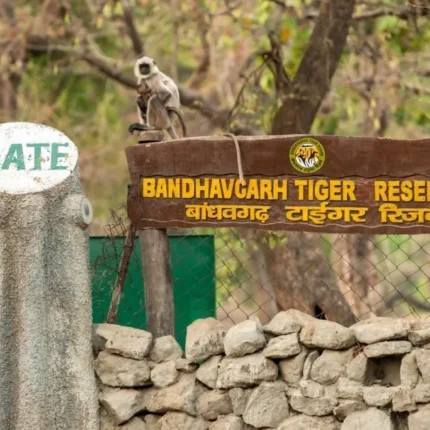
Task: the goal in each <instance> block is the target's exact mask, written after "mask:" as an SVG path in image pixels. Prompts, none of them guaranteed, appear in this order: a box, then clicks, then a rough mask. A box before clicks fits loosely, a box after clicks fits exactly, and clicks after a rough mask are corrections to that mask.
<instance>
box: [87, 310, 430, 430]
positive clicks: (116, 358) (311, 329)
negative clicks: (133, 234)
mask: <svg viewBox="0 0 430 430" xmlns="http://www.w3.org/2000/svg"><path fill="white" fill-rule="evenodd" d="M94 332H95V335H94V351H95V356H96V359H95V369H96V374H97V377H98V380H99V386H100V404H101V409H100V416H101V430H119V429H124V430H180V429H181V430H208V429H209V430H251V429H278V430H287V429H288V430H290V429H291V430H335V429H341V430H366V429H369V430H373V429H375V430H395V429H400V428H401V429H407V428H409V429H412V430H422V429H428V428H430V405H426V404H427V403H430V321H429V322H425V321H412V322H411V321H407V320H398V319H391V318H373V319H369V320H365V321H362V322H360V323H357V324H356V325H354V326H352V327H350V328H346V327H343V326H341V325H339V324H337V323H334V322H329V321H323V320H317V319H315V318H313V317H310V316H308V315H306V314H303V313H301V312H299V311H297V310H288V311H285V312H281V313H279V314H277V315H276V316H275V317H274V318H273V319H272V321H270V322H269V323H268V324H267V325H265V326H262V325H261V324H260V322H259V321H258V320H248V321H244V322H242V323H240V324H237V325H236V326H234V327H232V328H230V329H229V330H228V331H227V332H226V330H225V329H224V328H223V326H222V324H221V323H220V322H219V321H217V320H215V319H213V318H208V319H201V320H197V321H195V322H194V323H193V324H191V325H190V326H189V327H188V330H187V339H186V348H185V354H184V353H183V351H182V350H181V348H180V346H179V344H178V343H177V342H176V341H175V339H174V338H173V337H172V336H164V337H161V338H158V339H155V340H153V339H152V335H151V334H150V333H147V332H145V331H143V330H137V329H133V328H128V327H122V326H116V325H110V324H101V325H98V326H95V327H94Z"/></svg>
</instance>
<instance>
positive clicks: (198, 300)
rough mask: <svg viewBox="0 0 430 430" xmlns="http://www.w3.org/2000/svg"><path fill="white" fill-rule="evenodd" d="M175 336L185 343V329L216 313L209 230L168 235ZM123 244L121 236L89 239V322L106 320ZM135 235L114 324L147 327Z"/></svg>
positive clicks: (212, 254) (213, 262) (139, 259)
mask: <svg viewBox="0 0 430 430" xmlns="http://www.w3.org/2000/svg"><path fill="white" fill-rule="evenodd" d="M169 244H170V250H171V259H172V270H173V289H174V301H175V326H176V339H177V340H178V342H179V343H180V344H181V346H182V347H184V345H185V335H186V328H187V326H188V325H189V324H191V322H193V321H194V320H196V319H198V318H207V317H214V316H215V252H214V238H213V236H210V235H200V236H171V237H169ZM123 245H124V238H123V237H114V238H112V237H91V238H90V241H89V248H90V265H91V275H92V293H93V322H94V323H102V322H105V320H106V315H107V312H108V309H109V304H110V299H111V293H112V288H113V285H114V283H115V279H116V274H117V270H118V266H119V261H120V257H121V253H122V247H123ZM143 288H144V286H143V280H142V264H141V257H140V247H139V240H138V239H136V241H135V243H134V248H133V254H132V257H131V261H130V266H129V270H128V274H127V278H126V282H125V285H124V291H123V295H122V297H121V301H120V305H119V310H118V317H117V323H118V324H121V325H125V326H130V327H135V328H140V329H145V328H146V315H145V298H144V290H143Z"/></svg>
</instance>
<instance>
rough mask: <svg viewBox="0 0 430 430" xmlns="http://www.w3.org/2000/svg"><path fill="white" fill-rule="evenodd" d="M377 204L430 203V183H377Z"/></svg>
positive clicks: (375, 197) (375, 187)
mask: <svg viewBox="0 0 430 430" xmlns="http://www.w3.org/2000/svg"><path fill="white" fill-rule="evenodd" d="M374 193H375V195H374V199H375V201H377V202H430V181H409V180H407V181H375V183H374Z"/></svg>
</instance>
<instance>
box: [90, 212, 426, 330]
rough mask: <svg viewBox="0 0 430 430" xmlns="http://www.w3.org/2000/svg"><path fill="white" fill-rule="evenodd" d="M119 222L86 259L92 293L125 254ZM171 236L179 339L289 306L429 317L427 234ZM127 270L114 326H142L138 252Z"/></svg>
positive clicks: (111, 278) (103, 287)
mask: <svg viewBox="0 0 430 430" xmlns="http://www.w3.org/2000/svg"><path fill="white" fill-rule="evenodd" d="M124 219H125V212H123V213H122V214H119V215H118V213H113V216H112V222H111V223H110V224H109V225H108V226H107V227H106V237H105V238H104V239H103V249H102V251H101V253H100V255H99V256H98V257H97V258H96V259H95V260H93V261H92V264H91V265H92V269H93V289H95V290H96V293H95V295H96V296H97V294H98V293H100V292H103V293H105V297H106V296H107V297H109V296H110V294H111V290H112V288H113V284H114V282H115V278H116V273H117V270H118V267H119V262H120V258H121V253H122V249H121V243H122V242H118V241H114V240H113V239H114V238H117V237H118V236H124V235H125V233H126V230H127V227H126V225H125V222H124ZM169 233H170V234H171V236H172V237H174V240H175V242H174V252H173V253H172V265H173V275H174V284H175V287H174V288H175V313H176V315H175V318H176V321H182V320H184V323H183V324H181V323H179V325H180V328H179V327H177V331H178V329H179V330H180V331H181V333H179V336H181V337H183V336H184V335H185V332H184V331H185V330H186V325H187V324H189V323H190V322H191V321H190V318H194V319H195V318H197V317H207V316H215V317H216V318H217V319H219V320H220V321H222V322H223V324H224V325H225V327H226V328H228V327H230V326H231V325H233V324H237V323H238V322H241V321H243V320H245V319H247V318H250V317H252V316H256V317H258V318H259V319H260V321H261V322H262V323H264V322H266V321H268V320H270V319H271V318H272V317H273V315H274V314H276V313H277V312H279V311H281V310H284V309H289V308H295V309H299V310H302V311H304V312H307V313H309V314H312V315H314V316H316V317H319V318H326V319H329V320H334V321H337V322H339V323H342V324H346V325H350V324H352V323H354V322H355V321H358V320H361V319H365V318H368V317H370V316H394V317H401V318H422V319H425V318H429V317H430V235H363V234H317V233H296V232H272V231H261V230H260V231H256V230H250V229H235V228H219V229H202V228H198V229H180V230H172V231H169ZM191 238H193V241H192V242H190V239H191ZM208 240H209V242H210V243H211V246H212V247H213V248H212V249H213V254H212V256H208V255H207V254H205V257H204V258H203V257H202V256H201V255H200V254H199V249H200V247H202V246H203V244H205V246H207V244H208ZM205 249H206V248H205ZM206 251H207V249H206ZM173 254H174V255H173ZM130 267H131V269H130V271H129V272H130V273H129V274H128V276H127V286H126V288H125V290H124V292H123V295H122V297H121V306H122V307H123V308H124V311H123V313H125V314H127V313H129V314H128V315H129V316H130V322H127V321H118V322H119V323H127V324H129V325H135V324H136V321H138V322H143V321H144V319H145V317H144V295H143V291H141V290H142V266H141V264H140V256H139V255H138V251H136V249H135V250H134V251H133V254H132V261H131V263H130ZM177 303H182V305H181V306H179V305H178V306H176V304H177ZM96 305H97V303H96ZM107 306H108V304H107V305H105V306H104V308H106V311H107ZM190 312H191V313H190ZM102 313H103V312H102ZM177 325H178V323H177ZM182 332H183V333H182ZM177 335H178V333H177Z"/></svg>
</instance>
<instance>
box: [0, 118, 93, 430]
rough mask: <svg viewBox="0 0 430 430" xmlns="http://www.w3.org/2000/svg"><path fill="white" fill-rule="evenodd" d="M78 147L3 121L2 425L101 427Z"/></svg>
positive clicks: (36, 128)
mask: <svg viewBox="0 0 430 430" xmlns="http://www.w3.org/2000/svg"><path fill="white" fill-rule="evenodd" d="M77 161H78V153H77V149H76V147H75V145H74V144H73V143H72V142H71V141H70V139H68V138H67V137H66V136H65V135H64V134H62V133H61V132H59V131H57V130H55V129H52V128H50V127H47V126H43V125H36V124H29V123H6V124H2V125H0V429H1V430H34V429H44V430H98V428H99V424H98V401H97V389H96V382H95V377H94V371H93V358H92V349H91V324H92V316H91V284H90V277H89V268H88V243H87V240H88V238H87V233H86V232H85V230H86V228H87V227H88V225H89V224H90V222H91V219H92V209H91V205H90V203H89V202H88V200H87V199H86V198H85V197H84V196H83V194H82V190H81V186H80V181H79V169H78V163H77Z"/></svg>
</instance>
